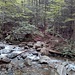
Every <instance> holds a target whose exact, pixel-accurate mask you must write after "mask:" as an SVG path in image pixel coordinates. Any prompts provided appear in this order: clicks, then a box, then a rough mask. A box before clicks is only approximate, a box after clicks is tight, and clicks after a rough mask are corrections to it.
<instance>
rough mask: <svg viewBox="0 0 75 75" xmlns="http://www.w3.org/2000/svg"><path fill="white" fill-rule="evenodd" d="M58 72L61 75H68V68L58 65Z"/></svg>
mask: <svg viewBox="0 0 75 75" xmlns="http://www.w3.org/2000/svg"><path fill="white" fill-rule="evenodd" d="M57 72H58V74H59V75H66V68H65V66H64V65H58V68H57Z"/></svg>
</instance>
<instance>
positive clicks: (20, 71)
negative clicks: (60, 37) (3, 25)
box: [0, 42, 75, 75]
mask: <svg viewBox="0 0 75 75" xmlns="http://www.w3.org/2000/svg"><path fill="white" fill-rule="evenodd" d="M0 48H1V49H0V62H2V63H1V64H0V75H75V63H74V61H68V60H63V59H57V58H53V57H48V56H45V55H44V56H42V55H41V54H40V53H38V52H36V51H34V49H26V50H27V51H26V52H24V50H25V49H24V47H19V46H18V45H8V44H6V43H4V44H3V43H2V42H0ZM22 52H23V53H22ZM10 61H11V62H10Z"/></svg>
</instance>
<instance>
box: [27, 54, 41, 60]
mask: <svg viewBox="0 0 75 75" xmlns="http://www.w3.org/2000/svg"><path fill="white" fill-rule="evenodd" d="M27 58H29V59H31V60H32V61H38V60H39V59H40V57H39V56H36V55H33V54H30V55H28V56H27Z"/></svg>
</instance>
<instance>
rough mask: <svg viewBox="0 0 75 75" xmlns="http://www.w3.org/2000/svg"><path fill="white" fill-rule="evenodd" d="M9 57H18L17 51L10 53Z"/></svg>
mask: <svg viewBox="0 0 75 75" xmlns="http://www.w3.org/2000/svg"><path fill="white" fill-rule="evenodd" d="M7 57H8V58H9V59H14V58H15V57H17V53H11V54H8V55H7Z"/></svg>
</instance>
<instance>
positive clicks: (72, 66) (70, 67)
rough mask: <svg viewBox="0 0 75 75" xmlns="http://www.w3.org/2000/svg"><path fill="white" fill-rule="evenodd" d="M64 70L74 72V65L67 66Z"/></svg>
mask: <svg viewBox="0 0 75 75" xmlns="http://www.w3.org/2000/svg"><path fill="white" fill-rule="evenodd" d="M66 69H67V71H71V70H72V71H75V65H74V64H68V65H67V66H66Z"/></svg>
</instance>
